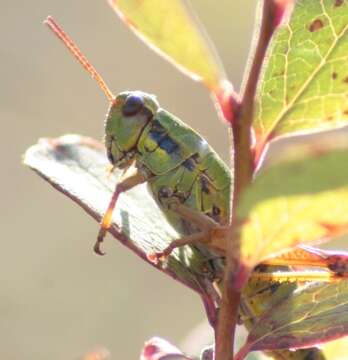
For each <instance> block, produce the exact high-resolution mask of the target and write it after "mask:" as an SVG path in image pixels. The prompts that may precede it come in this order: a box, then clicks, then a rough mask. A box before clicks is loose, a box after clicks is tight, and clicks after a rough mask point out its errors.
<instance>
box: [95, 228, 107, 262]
mask: <svg viewBox="0 0 348 360" xmlns="http://www.w3.org/2000/svg"><path fill="white" fill-rule="evenodd" d="M104 237H105V229H104V228H101V229H100V231H99V234H98V237H97V241H96V242H95V244H94V246H93V250H94V252H95V253H96V254H98V255H101V256H103V255H105V254H106V253H105V252H104V251H102V250H101V243H102V242H103V241H104Z"/></svg>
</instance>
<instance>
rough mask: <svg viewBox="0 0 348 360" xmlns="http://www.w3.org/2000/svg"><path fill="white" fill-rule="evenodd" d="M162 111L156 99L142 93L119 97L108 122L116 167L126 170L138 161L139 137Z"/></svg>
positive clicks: (109, 150)
mask: <svg viewBox="0 0 348 360" xmlns="http://www.w3.org/2000/svg"><path fill="white" fill-rule="evenodd" d="M158 109H159V104H158V102H157V100H156V97H155V96H154V95H150V94H146V93H144V92H142V91H125V92H122V93H120V94H119V95H117V96H116V98H115V99H114V100H113V101H112V103H111V106H110V109H109V111H108V115H107V118H106V123H105V146H106V150H107V155H108V158H109V160H110V162H111V163H112V164H113V165H115V166H117V167H119V168H123V167H126V166H127V165H128V164H129V163H130V162H131V161H132V160H133V159H134V155H135V153H136V147H137V143H138V140H139V137H140V135H141V133H142V131H143V129H144V127H145V126H146V125H147V124H148V123H149V121H151V120H152V118H153V116H154V115H155V114H156V112H157V111H158Z"/></svg>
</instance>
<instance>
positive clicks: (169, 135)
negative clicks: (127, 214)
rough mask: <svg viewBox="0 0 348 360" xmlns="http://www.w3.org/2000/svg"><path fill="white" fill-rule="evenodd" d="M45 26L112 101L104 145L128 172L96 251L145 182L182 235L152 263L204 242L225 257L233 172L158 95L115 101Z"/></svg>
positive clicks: (122, 97) (135, 93) (91, 70)
mask: <svg viewBox="0 0 348 360" xmlns="http://www.w3.org/2000/svg"><path fill="white" fill-rule="evenodd" d="M46 24H47V25H48V26H49V27H50V29H51V30H52V31H53V32H54V33H55V34H56V35H57V36H58V37H59V38H60V39H61V40H62V41H63V42H64V44H65V45H66V46H67V48H68V49H69V50H70V52H71V53H72V54H73V55H74V56H75V58H76V59H77V60H78V61H79V62H80V63H81V64H82V66H83V67H84V68H85V69H86V70H87V71H88V72H89V73H90V74H91V75H92V77H94V78H95V79H96V81H97V83H98V84H99V86H100V88H101V89H102V90H103V92H104V94H105V96H106V97H107V99H108V100H109V101H110V108H109V111H108V114H107V118H106V123H105V138H104V142H105V146H106V153H107V157H108V159H109V161H110V163H111V165H112V167H116V168H119V169H124V170H125V176H124V177H123V179H122V180H121V182H119V183H117V184H116V188H115V191H114V193H113V196H112V199H111V201H110V204H109V206H108V208H107V210H106V212H105V215H104V217H103V219H102V222H101V227H100V231H99V234H98V238H97V242H96V244H95V246H94V250H95V252H96V253H97V254H100V255H103V254H104V253H103V251H102V250H101V247H100V244H101V243H102V242H103V239H104V237H105V234H106V232H107V230H108V229H109V227H110V225H111V220H112V213H113V210H114V208H115V205H116V202H117V199H118V197H119V195H120V194H121V193H123V192H125V191H127V190H129V189H131V188H133V187H134V186H136V185H139V184H141V183H144V182H146V183H147V185H148V187H149V189H150V192H151V194H152V196H153V197H154V199H155V200H156V202H157V204H158V206H159V207H160V208H161V210H162V211H163V213H164V214H165V216H166V218H167V219H168V221H169V223H170V224H171V225H172V226H173V227H174V228H175V229H176V231H177V232H178V233H179V234H181V235H182V237H181V238H180V239H177V240H175V241H173V242H172V243H170V245H169V246H168V247H167V248H166V249H164V250H163V251H162V252H161V253H156V254H154V256H155V257H154V258H152V260H153V261H157V260H158V259H159V258H163V257H167V256H168V255H169V254H170V253H171V252H172V250H173V249H175V248H176V247H180V246H183V245H188V244H191V245H192V244H197V243H206V244H208V245H209V246H210V247H211V248H212V249H213V250H215V251H217V252H219V253H223V252H224V250H225V245H224V241H223V238H224V236H223V235H224V232H226V231H227V227H226V225H228V222H229V218H230V198H231V196H230V192H231V191H230V188H231V173H230V171H229V169H228V168H227V166H226V165H225V163H224V162H223V161H222V160H221V159H220V158H219V156H218V155H217V154H216V152H215V151H214V150H213V149H212V148H211V147H210V146H209V144H208V143H207V141H206V140H205V139H204V138H203V137H202V136H201V135H199V134H198V133H197V132H196V131H194V130H193V129H191V128H190V127H189V126H187V125H186V124H185V123H183V122H182V121H181V120H180V119H178V118H177V117H176V116H174V115H173V114H171V113H169V112H168V111H166V110H164V109H162V108H161V107H160V106H159V103H158V102H157V100H156V97H155V96H154V95H150V94H147V93H144V92H142V91H126V92H122V93H120V94H119V95H117V96H114V95H113V94H112V92H111V91H110V90H109V88H108V86H107V85H106V83H105V81H104V80H103V79H102V78H101V76H100V75H99V73H98V72H97V71H96V70H95V68H94V67H93V66H92V65H91V64H90V63H89V62H88V60H87V59H86V57H85V56H84V55H83V54H82V53H81V51H80V50H79V49H78V47H77V46H76V45H75V44H74V42H73V41H72V40H71V39H70V38H69V36H68V35H67V34H66V33H65V32H64V31H63V30H62V28H61V27H60V26H59V25H58V24H57V23H56V22H55V21H54V20H53V18H51V17H48V18H47V20H46Z"/></svg>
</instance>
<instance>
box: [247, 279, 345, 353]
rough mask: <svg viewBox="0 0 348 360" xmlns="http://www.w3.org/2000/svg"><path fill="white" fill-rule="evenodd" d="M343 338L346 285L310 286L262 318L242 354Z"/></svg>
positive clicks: (250, 334) (303, 345)
mask: <svg viewBox="0 0 348 360" xmlns="http://www.w3.org/2000/svg"><path fill="white" fill-rule="evenodd" d="M346 335H348V281H347V280H342V281H340V282H337V283H331V284H327V283H312V284H310V285H308V286H304V287H303V288H302V289H300V290H299V291H297V292H295V293H294V294H293V295H292V296H291V297H290V298H289V299H287V300H286V301H284V302H282V303H280V304H279V305H278V306H275V307H273V308H272V309H271V310H270V311H269V312H267V313H266V314H265V315H264V316H262V317H261V318H260V320H259V321H258V322H257V323H256V324H255V325H254V327H253V328H252V329H251V331H250V333H249V336H248V339H247V343H246V344H245V345H244V350H242V352H247V351H254V350H276V349H295V348H304V347H309V346H314V345H317V344H320V343H323V342H327V341H330V340H333V339H337V338H340V337H343V336H346ZM330 359H331V358H330Z"/></svg>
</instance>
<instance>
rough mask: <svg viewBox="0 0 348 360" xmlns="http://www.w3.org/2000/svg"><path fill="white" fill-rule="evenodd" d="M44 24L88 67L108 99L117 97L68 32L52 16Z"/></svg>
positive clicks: (111, 99) (87, 69) (88, 70)
mask: <svg viewBox="0 0 348 360" xmlns="http://www.w3.org/2000/svg"><path fill="white" fill-rule="evenodd" d="M44 24H45V25H47V26H48V27H49V28H50V29H51V30H52V31H53V32H54V33H55V34H56V35H57V37H58V38H59V39H60V40H61V41H62V42H63V43H64V44H65V46H66V47H67V48H68V50H69V51H70V52H71V53H72V54H73V56H74V57H75V59H77V60H78V62H79V63H80V64H81V65H82V66H83V67H84V68H85V69H86V71H87V72H88V73H89V74H90V75H91V76H92V78H93V79H95V80H96V81H97V83H98V85H99V87H100V88H101V89H102V90H103V92H104V94H105V96H106V97H107V99H108V100H109V101H110V102H112V101H113V100H114V98H115V96H114V95H113V93H112V92H111V91H110V89H109V87H108V86H107V85H106V82H105V81H104V80H103V78H102V77H101V76H100V75H99V73H98V71H97V70H96V69H95V68H94V66H93V65H92V64H91V63H90V62H89V61H88V60H87V58H86V57H85V55H83V54H82V52H81V50H80V49H79V48H78V47H77V45H76V44H75V43H74V41H73V40H72V39H71V38H70V37H69V35H68V34H66V33H65V32H64V31H63V29H62V28H61V27H60V26H59V25H58V24H57V23H56V21H55V20H54V19H53V17H52V16H48V17H47V19H46V20H45V21H44Z"/></svg>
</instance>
